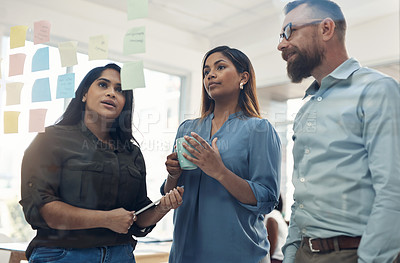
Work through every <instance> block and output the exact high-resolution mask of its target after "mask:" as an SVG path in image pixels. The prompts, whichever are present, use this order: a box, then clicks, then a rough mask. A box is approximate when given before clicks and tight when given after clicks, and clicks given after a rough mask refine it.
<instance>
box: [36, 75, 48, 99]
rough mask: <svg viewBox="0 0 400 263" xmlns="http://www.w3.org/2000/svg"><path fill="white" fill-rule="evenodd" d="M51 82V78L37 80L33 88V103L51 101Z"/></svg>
mask: <svg viewBox="0 0 400 263" xmlns="http://www.w3.org/2000/svg"><path fill="white" fill-rule="evenodd" d="M50 100H51V93H50V81H49V78H43V79H37V80H35V83H33V87H32V102H41V101H50Z"/></svg>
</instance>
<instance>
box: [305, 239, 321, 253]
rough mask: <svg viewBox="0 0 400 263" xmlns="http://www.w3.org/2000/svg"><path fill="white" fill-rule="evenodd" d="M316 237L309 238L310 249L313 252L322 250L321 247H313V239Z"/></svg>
mask: <svg viewBox="0 0 400 263" xmlns="http://www.w3.org/2000/svg"><path fill="white" fill-rule="evenodd" d="M314 239H315V238H311V237H310V238H309V239H308V246H309V247H310V250H311V252H313V253H318V252H320V251H321V250H319V249H314V248H313V247H312V242H311V241H313V240H314Z"/></svg>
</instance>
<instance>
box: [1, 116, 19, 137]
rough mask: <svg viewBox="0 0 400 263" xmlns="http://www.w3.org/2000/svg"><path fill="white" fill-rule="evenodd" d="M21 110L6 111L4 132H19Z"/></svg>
mask: <svg viewBox="0 0 400 263" xmlns="http://www.w3.org/2000/svg"><path fill="white" fill-rule="evenodd" d="M19 113H20V112H19V111H5V112H4V133H18V117H19Z"/></svg>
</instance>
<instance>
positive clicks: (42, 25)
mask: <svg viewBox="0 0 400 263" xmlns="http://www.w3.org/2000/svg"><path fill="white" fill-rule="evenodd" d="M50 27H51V25H50V22H49V21H45V20H42V21H37V22H35V23H34V24H33V44H35V45H37V44H41V43H46V42H49V41H50Z"/></svg>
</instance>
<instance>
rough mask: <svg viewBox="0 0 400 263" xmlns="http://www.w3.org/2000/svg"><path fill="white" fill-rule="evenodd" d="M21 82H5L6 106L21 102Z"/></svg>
mask: <svg viewBox="0 0 400 263" xmlns="http://www.w3.org/2000/svg"><path fill="white" fill-rule="evenodd" d="M23 86H24V83H22V82H10V83H7V84H6V106H8V105H17V104H21V90H22V87H23Z"/></svg>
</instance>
